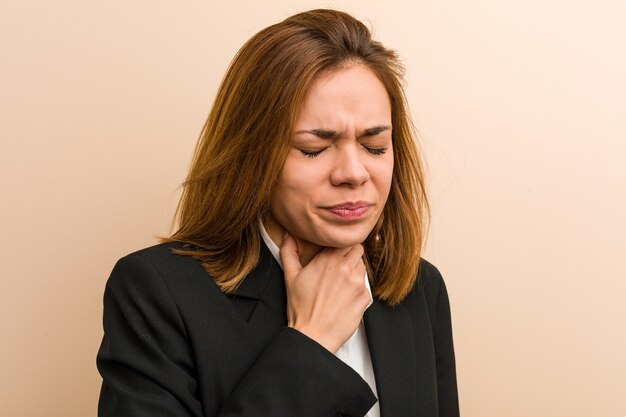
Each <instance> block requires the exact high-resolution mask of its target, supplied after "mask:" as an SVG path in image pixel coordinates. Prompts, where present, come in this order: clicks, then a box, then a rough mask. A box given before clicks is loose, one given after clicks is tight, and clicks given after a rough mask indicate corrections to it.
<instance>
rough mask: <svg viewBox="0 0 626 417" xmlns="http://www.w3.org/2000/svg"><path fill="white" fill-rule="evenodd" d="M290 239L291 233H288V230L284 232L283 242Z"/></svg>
mask: <svg viewBox="0 0 626 417" xmlns="http://www.w3.org/2000/svg"><path fill="white" fill-rule="evenodd" d="M288 237H289V233H287V229H285V230H283V240H287V238H288Z"/></svg>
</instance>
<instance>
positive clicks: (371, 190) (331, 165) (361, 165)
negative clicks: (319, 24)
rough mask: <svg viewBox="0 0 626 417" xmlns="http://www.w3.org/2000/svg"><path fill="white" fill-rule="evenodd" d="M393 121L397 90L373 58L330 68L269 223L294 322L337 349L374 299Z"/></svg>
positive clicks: (306, 109)
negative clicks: (368, 258)
mask: <svg viewBox="0 0 626 417" xmlns="http://www.w3.org/2000/svg"><path fill="white" fill-rule="evenodd" d="M391 129H392V126H391V104H390V101H389V96H388V94H387V91H386V89H385V87H384V85H383V84H382V83H381V82H380V80H378V78H377V77H376V76H375V75H374V73H372V72H371V71H370V70H369V69H368V68H367V67H366V66H364V65H361V64H354V65H352V66H349V67H348V68H343V69H340V70H336V71H333V72H330V73H327V74H324V75H323V76H321V77H320V78H319V79H318V80H316V82H315V83H314V84H313V86H312V89H311V92H310V93H309V96H308V98H307V100H306V102H305V103H304V106H303V108H302V111H301V114H300V116H299V118H298V121H297V123H296V133H295V135H294V137H293V142H292V143H293V146H292V148H291V150H290V151H289V154H288V156H287V159H286V161H285V164H284V165H283V168H282V171H281V175H280V177H279V180H278V183H277V184H276V188H275V190H274V192H273V194H272V197H271V201H270V208H271V215H270V217H269V219H268V220H267V221H266V223H265V227H266V229H267V231H268V234H269V235H270V237H271V238H272V240H273V241H274V242H275V243H276V244H277V245H278V246H279V247H280V248H281V251H280V255H281V260H282V262H283V266H284V270H285V284H286V287H287V300H288V302H287V304H288V307H287V319H288V324H289V326H291V327H293V328H295V329H297V330H299V331H301V332H303V333H304V334H306V335H307V336H309V337H311V338H312V339H314V340H316V341H318V342H319V343H320V344H322V345H323V346H324V347H326V348H327V349H328V350H330V351H331V352H333V353H334V352H336V351H337V350H338V349H339V347H341V345H343V343H345V341H346V340H347V339H348V338H349V337H350V336H351V335H352V334H353V333H354V331H355V330H356V328H357V326H358V325H359V322H360V320H361V318H362V316H363V312H364V311H365V308H366V307H367V305H368V302H369V293H368V292H367V290H366V288H365V287H364V285H363V276H364V274H365V265H364V264H363V260H362V256H363V247H362V246H361V243H362V242H363V241H364V240H365V239H366V238H367V236H368V235H369V234H370V232H371V231H372V229H373V228H374V226H375V225H376V222H377V221H378V219H379V217H380V215H381V213H382V211H383V208H384V206H385V203H386V201H387V197H388V195H389V190H390V187H391V179H392V174H393V148H392V143H391V142H392V135H391ZM345 202H353V203H354V202H359V203H358V204H357V205H356V206H358V207H348V208H346V207H345V206H342V204H343V203H345Z"/></svg>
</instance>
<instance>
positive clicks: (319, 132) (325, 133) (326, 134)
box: [296, 126, 391, 139]
mask: <svg viewBox="0 0 626 417" xmlns="http://www.w3.org/2000/svg"><path fill="white" fill-rule="evenodd" d="M386 130H391V126H374V127H369V128H367V129H365V130H364V131H362V132H361V134H360V135H358V136H357V137H359V138H361V137H364V136H376V135H378V134H379V133H381V132H384V131H386ZM301 133H308V134H311V135H315V136H317V137H318V138H320V139H337V138H338V137H339V136H340V133H339V132H337V131H336V130H328V129H305V130H298V131H296V134H301Z"/></svg>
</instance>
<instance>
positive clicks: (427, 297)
mask: <svg viewBox="0 0 626 417" xmlns="http://www.w3.org/2000/svg"><path fill="white" fill-rule="evenodd" d="M442 300H443V303H445V304H447V303H448V293H447V289H446V284H445V281H444V279H443V276H442V275H441V272H439V269H438V268H437V267H436V266H435V265H433V264H432V263H430V262H429V261H427V260H426V259H423V258H422V259H421V260H420V265H419V269H418V272H417V280H416V281H415V285H414V286H413V289H412V290H411V291H410V292H409V294H408V295H407V297H406V298H405V299H404V301H403V302H402V304H404V305H407V304H412V303H416V302H417V303H421V302H426V305H427V307H428V310H429V312H430V314H431V318H434V317H435V315H436V311H437V310H438V308H439V307H440V306H441V304H442Z"/></svg>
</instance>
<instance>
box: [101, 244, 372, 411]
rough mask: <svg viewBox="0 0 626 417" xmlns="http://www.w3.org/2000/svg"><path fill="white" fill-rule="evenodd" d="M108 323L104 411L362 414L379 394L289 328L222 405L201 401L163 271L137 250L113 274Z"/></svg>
mask: <svg viewBox="0 0 626 417" xmlns="http://www.w3.org/2000/svg"><path fill="white" fill-rule="evenodd" d="M207 302H210V300H207ZM104 328H105V336H104V339H103V342H102V346H101V348H100V351H99V353H98V359H97V363H98V369H99V370H100V373H101V374H102V377H103V385H102V391H101V395H100V403H99V415H100V417H113V416H115V417H121V416H129V417H135V416H148V415H149V416H177V417H192V416H193V417H196V416H198V417H199V416H205V417H209V415H208V414H206V415H205V414H203V410H204V411H206V410H211V409H213V410H219V411H217V412H216V414H212V415H215V416H219V417H235V416H240V417H243V416H283V415H285V416H309V415H310V416H315V417H320V416H322V417H323V416H335V415H337V414H338V413H342V414H345V415H351V416H362V415H363V414H365V412H366V411H367V410H368V409H369V408H370V407H371V406H372V405H373V403H374V402H375V400H376V399H375V397H374V396H373V394H372V393H371V390H370V389H369V387H368V386H367V383H366V382H365V381H363V380H362V379H361V378H360V376H359V375H358V374H357V373H356V372H354V371H353V370H352V369H351V368H349V367H348V366H347V365H345V364H344V363H343V362H341V361H340V360H339V359H337V358H336V357H335V356H334V355H332V354H331V353H330V352H329V351H328V350H326V349H324V348H323V347H322V346H321V345H319V344H318V343H317V342H315V341H313V340H312V339H309V338H308V337H307V336H305V335H304V334H302V333H300V332H298V331H297V330H295V329H291V328H284V329H283V330H282V331H280V332H279V333H278V334H277V335H276V336H275V337H274V338H273V339H272V340H271V341H270V342H269V343H268V344H267V345H266V346H265V348H264V349H263V350H262V351H261V353H260V355H259V357H258V358H257V360H256V362H255V363H254V364H253V365H252V367H251V368H250V369H249V370H248V371H247V373H246V374H245V375H244V377H243V378H242V379H241V380H240V381H239V383H238V384H237V385H236V386H235V387H234V389H232V391H231V392H230V393H229V394H227V398H226V400H225V401H223V404H203V403H202V402H203V400H206V398H202V394H201V393H200V391H201V387H199V385H198V382H197V378H196V372H197V370H196V369H197V368H196V365H195V363H194V356H193V352H192V347H191V342H190V338H189V335H188V334H187V330H186V328H185V323H184V321H183V319H182V317H181V314H180V312H179V309H178V306H177V305H176V302H175V300H174V298H173V297H172V295H171V294H170V291H169V288H168V287H167V284H166V282H165V281H164V280H163V278H162V277H161V275H160V273H159V272H158V271H157V270H156V269H155V268H154V267H153V266H152V265H151V264H150V263H149V262H147V261H145V260H143V259H141V258H140V257H137V256H130V257H127V258H124V259H122V260H121V261H120V262H119V263H118V264H117V265H116V267H115V268H114V270H113V272H112V274H111V277H110V278H109V281H108V283H107V287H106V290H105V298H104ZM224 389H225V387H224V386H216V387H202V390H203V391H207V390H208V391H210V392H219V391H221V390H224ZM228 390H231V387H229V388H228ZM201 398H202V399H201ZM209 398H210V397H209ZM211 413H212V412H211Z"/></svg>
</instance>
